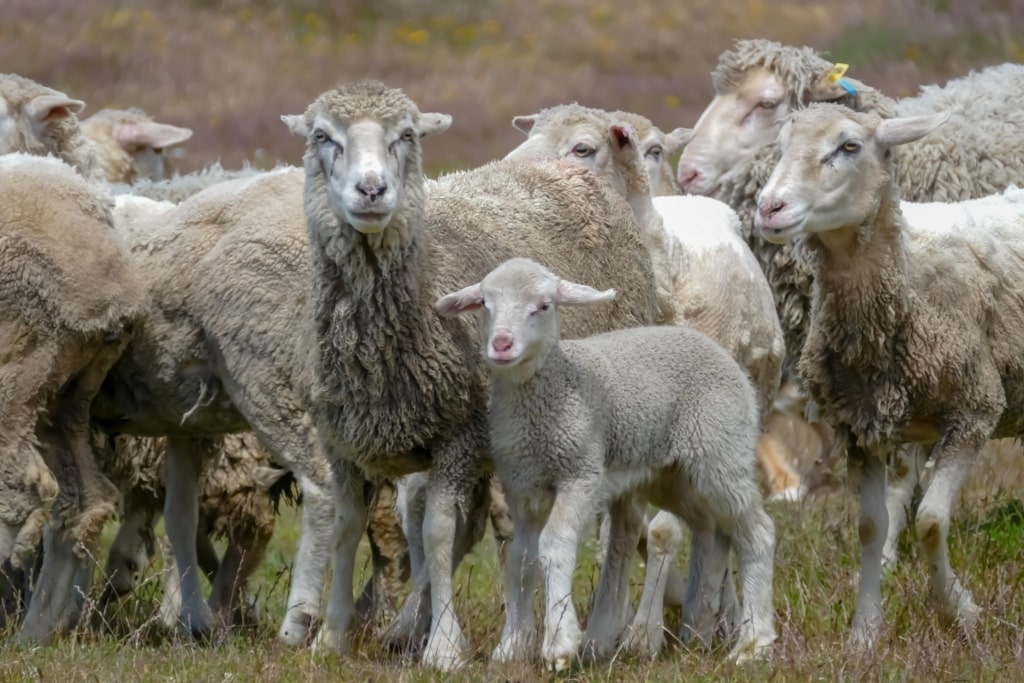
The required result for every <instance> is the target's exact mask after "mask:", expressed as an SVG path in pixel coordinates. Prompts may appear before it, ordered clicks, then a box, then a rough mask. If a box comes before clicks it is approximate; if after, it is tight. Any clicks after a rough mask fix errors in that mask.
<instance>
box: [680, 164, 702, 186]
mask: <svg viewBox="0 0 1024 683" xmlns="http://www.w3.org/2000/svg"><path fill="white" fill-rule="evenodd" d="M699 181H700V171H698V170H696V169H693V170H691V171H687V170H686V169H684V168H680V169H679V187H681V188H683V191H684V192H689V191H690V189H691V188H693V186H694V185H696V184H697V183H698V182H699Z"/></svg>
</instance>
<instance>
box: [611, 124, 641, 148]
mask: <svg viewBox="0 0 1024 683" xmlns="http://www.w3.org/2000/svg"><path fill="white" fill-rule="evenodd" d="M612 138H614V140H615V143H616V144H617V145H618V146H619V149H625V148H626V147H629V146H630V145H633V146H634V147H636V129H635V128H633V126H631V125H629V124H628V123H620V124H615V125H613V126H612Z"/></svg>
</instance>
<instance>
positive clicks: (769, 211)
mask: <svg viewBox="0 0 1024 683" xmlns="http://www.w3.org/2000/svg"><path fill="white" fill-rule="evenodd" d="M784 208H786V202H784V201H782V200H781V199H773V198H771V197H769V198H767V199H764V200H762V201H760V202H758V204H757V212H758V213H759V214H761V220H768V219H770V218H771V217H772V216H774V215H775V214H777V213H778V212H779V211H782V210H783V209H784Z"/></svg>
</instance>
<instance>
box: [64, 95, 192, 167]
mask: <svg viewBox="0 0 1024 683" xmlns="http://www.w3.org/2000/svg"><path fill="white" fill-rule="evenodd" d="M79 125H80V127H81V130H82V133H83V134H84V135H85V136H86V137H88V138H89V139H90V140H92V141H93V143H94V144H95V145H96V152H97V154H98V156H99V162H100V167H101V168H102V169H103V174H104V176H105V177H106V180H107V182H109V183H131V182H134V181H135V180H138V179H147V180H163V179H164V178H165V177H167V175H168V163H167V158H166V157H165V156H164V148H166V147H171V146H172V145H178V144H181V143H182V142H185V141H186V140H188V139H189V138H191V137H192V129H191V128H181V127H179V126H172V125H170V124H169V123H160V122H158V121H154V120H153V118H152V117H151V116H149V115H147V114H146V113H145V112H143V111H142V110H141V109H136V108H134V107H133V108H131V109H101V110H100V111H98V112H96V113H95V114H93V115H92V116H90V117H89V118H87V119H83V120H82V121H81V122H80V124H79Z"/></svg>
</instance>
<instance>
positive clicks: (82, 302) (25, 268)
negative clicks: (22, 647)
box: [0, 80, 147, 641]
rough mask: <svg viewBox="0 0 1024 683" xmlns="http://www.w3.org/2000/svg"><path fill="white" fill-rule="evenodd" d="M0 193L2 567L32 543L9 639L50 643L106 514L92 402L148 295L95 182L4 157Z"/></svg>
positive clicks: (60, 167) (65, 169)
mask: <svg viewBox="0 0 1024 683" xmlns="http://www.w3.org/2000/svg"><path fill="white" fill-rule="evenodd" d="M7 82H8V81H7V80H0V83H7ZM40 97H45V98H50V97H56V96H55V95H41V96H40ZM47 101H50V100H47ZM37 104H38V102H37ZM0 194H2V195H3V196H4V198H5V199H4V202H3V204H2V206H0V214H2V216H3V218H2V220H0V282H2V283H3V285H2V286H0V321H3V322H2V323H0V361H2V362H0V465H2V467H3V470H4V475H3V476H2V477H0V487H3V488H4V489H5V490H6V492H5V493H4V494H3V495H2V499H3V501H4V503H3V506H2V509H3V512H2V520H0V521H2V522H3V525H2V533H0V561H3V560H8V559H9V560H11V563H12V564H13V565H14V566H15V567H17V566H19V565H20V564H21V562H22V561H23V560H24V559H26V557H27V555H28V554H30V553H31V552H32V551H33V550H34V549H35V547H36V544H37V543H38V542H39V541H40V539H42V540H43V545H44V548H45V554H44V559H43V563H42V567H41V570H40V575H39V577H38V580H37V584H38V585H39V587H40V588H39V589H37V591H36V593H35V595H34V597H33V599H32V601H31V603H30V605H29V608H28V613H27V614H26V617H25V623H24V625H23V627H22V630H21V632H20V634H19V635H20V637H21V638H25V639H29V640H37V641H48V640H50V639H51V638H53V637H54V636H55V635H56V634H58V633H59V632H61V631H62V630H63V628H65V627H66V626H67V624H66V623H65V619H64V615H65V613H66V611H68V610H69V608H71V606H72V604H73V602H74V601H75V600H76V596H75V595H73V594H72V591H71V590H70V587H71V585H72V581H73V578H74V576H75V575H76V574H79V573H80V572H87V571H88V569H89V565H88V557H87V555H88V553H90V552H92V551H93V550H94V549H95V542H96V541H97V540H98V537H99V532H100V530H101V529H102V527H103V524H104V523H105V522H106V521H107V519H108V518H109V517H110V516H111V515H112V514H113V512H114V504H115V502H116V500H117V490H116V489H115V488H114V486H113V485H112V484H111V483H110V482H109V480H107V479H106V478H105V477H104V476H103V475H102V473H101V472H100V470H99V468H98V466H97V464H96V459H95V453H94V451H93V448H92V445H91V443H90V437H89V417H90V416H89V406H90V403H91V402H92V400H93V397H94V396H95V395H96V393H97V392H98V390H99V388H100V384H101V382H102V381H103V379H104V377H105V376H106V374H107V371H108V370H109V368H110V367H111V365H112V364H113V363H114V362H115V360H116V359H117V357H118V356H119V355H120V353H121V351H122V349H124V347H125V346H126V345H127V344H128V342H129V340H130V339H131V336H132V334H133V332H134V331H135V328H136V327H137V326H138V323H139V322H140V321H141V320H142V318H143V316H144V314H145V312H146V310H147V300H146V297H145V290H144V288H143V287H142V283H141V280H140V278H139V277H138V274H137V272H136V270H135V268H134V265H133V263H132V261H131V259H130V257H129V254H128V252H127V250H126V248H125V245H124V243H123V242H122V241H121V240H120V238H119V236H118V235H117V233H116V231H115V230H114V227H113V216H112V213H113V212H112V209H113V201H112V198H111V197H110V195H109V193H107V192H106V191H104V190H103V189H102V188H101V187H99V186H97V185H96V184H94V183H89V182H86V181H85V180H84V179H83V178H82V177H81V176H80V175H78V174H77V173H76V172H75V170H74V169H72V168H71V167H70V166H68V165H67V164H65V163H64V162H63V161H60V160H58V159H54V158H40V157H36V156H32V155H26V154H7V155H4V156H0ZM58 487H59V488H58ZM51 506H52V508H53V511H54V518H53V522H52V523H51V524H50V526H48V527H47V529H46V533H45V534H44V533H43V527H44V525H45V524H46V521H47V520H48V519H49V517H50V509H51Z"/></svg>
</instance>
